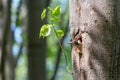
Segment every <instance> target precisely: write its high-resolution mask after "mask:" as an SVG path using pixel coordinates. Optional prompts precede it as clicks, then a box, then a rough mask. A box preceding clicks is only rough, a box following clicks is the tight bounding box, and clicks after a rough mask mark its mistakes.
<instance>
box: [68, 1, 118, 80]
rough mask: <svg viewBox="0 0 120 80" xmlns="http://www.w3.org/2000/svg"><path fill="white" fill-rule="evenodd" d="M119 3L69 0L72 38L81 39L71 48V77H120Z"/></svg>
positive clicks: (82, 79)
mask: <svg viewBox="0 0 120 80" xmlns="http://www.w3.org/2000/svg"><path fill="white" fill-rule="evenodd" d="M119 4H120V1H118V0H116V1H114V0H70V4H69V5H70V28H71V29H70V33H71V37H72V41H75V40H77V41H78V39H79V40H80V41H81V42H82V43H81V44H80V45H77V46H78V47H76V45H73V48H72V63H73V79H74V80H119V79H120V67H119V66H118V65H120V62H119V57H120V41H119V39H120V37H119V35H120V32H119V30H120V28H119V26H120V20H119V19H120V18H119V17H118V14H119V13H120V8H119V7H120V6H119ZM76 33H77V34H76ZM118 38H119V39H118ZM79 47H82V48H79ZM115 68H116V69H115Z"/></svg>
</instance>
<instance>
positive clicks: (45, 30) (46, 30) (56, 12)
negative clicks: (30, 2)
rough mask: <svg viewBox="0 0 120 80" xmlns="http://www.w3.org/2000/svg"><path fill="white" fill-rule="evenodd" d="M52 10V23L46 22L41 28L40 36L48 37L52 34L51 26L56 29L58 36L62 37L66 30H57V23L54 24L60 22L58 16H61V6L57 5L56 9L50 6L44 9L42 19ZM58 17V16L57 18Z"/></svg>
mask: <svg viewBox="0 0 120 80" xmlns="http://www.w3.org/2000/svg"><path fill="white" fill-rule="evenodd" d="M47 10H48V11H50V13H49V15H51V16H50V21H51V22H52V23H51V24H44V25H43V26H42V27H41V29H40V33H39V36H40V37H47V36H49V35H50V33H51V28H53V29H54V32H55V33H56V36H57V37H58V38H61V37H63V36H64V32H63V31H62V30H56V29H55V25H54V24H53V23H54V22H59V21H60V19H59V18H58V17H60V14H61V11H60V6H57V7H55V8H54V9H51V8H50V7H48V8H47V9H44V10H43V11H42V13H41V19H42V20H43V19H44V18H45V17H46V14H47V13H46V12H47ZM56 17H57V18H56Z"/></svg>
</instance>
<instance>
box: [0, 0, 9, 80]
mask: <svg viewBox="0 0 120 80" xmlns="http://www.w3.org/2000/svg"><path fill="white" fill-rule="evenodd" d="M3 6H4V11H3V13H4V14H3V25H2V26H4V28H3V35H2V48H1V49H2V55H1V67H0V69H1V70H0V71H1V77H2V80H6V76H5V60H6V56H7V42H8V34H9V30H10V23H11V20H10V15H11V12H10V9H11V0H6V1H5V4H4V5H3Z"/></svg>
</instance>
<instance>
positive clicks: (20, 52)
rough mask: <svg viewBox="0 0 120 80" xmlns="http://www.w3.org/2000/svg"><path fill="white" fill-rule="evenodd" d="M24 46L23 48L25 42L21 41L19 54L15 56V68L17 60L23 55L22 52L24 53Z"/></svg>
mask: <svg viewBox="0 0 120 80" xmlns="http://www.w3.org/2000/svg"><path fill="white" fill-rule="evenodd" d="M22 48H23V42H22V43H21V45H20V49H19V52H18V55H17V57H16V58H15V61H14V68H15V67H16V66H17V62H18V60H19V58H20V56H21V54H22Z"/></svg>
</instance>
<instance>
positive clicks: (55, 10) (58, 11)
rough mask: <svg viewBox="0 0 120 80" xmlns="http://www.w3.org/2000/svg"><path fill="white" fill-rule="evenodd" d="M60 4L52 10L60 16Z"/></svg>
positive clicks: (55, 14) (54, 14)
mask: <svg viewBox="0 0 120 80" xmlns="http://www.w3.org/2000/svg"><path fill="white" fill-rule="evenodd" d="M60 13H61V12H60V6H57V7H55V8H54V9H53V10H52V15H53V16H60Z"/></svg>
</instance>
